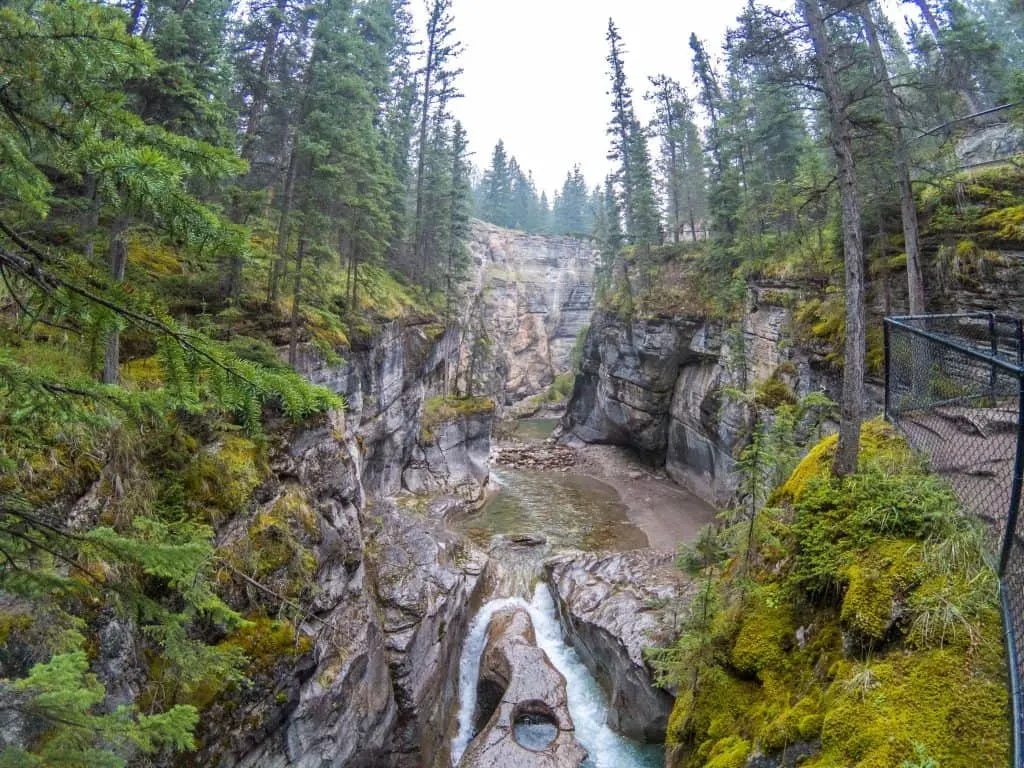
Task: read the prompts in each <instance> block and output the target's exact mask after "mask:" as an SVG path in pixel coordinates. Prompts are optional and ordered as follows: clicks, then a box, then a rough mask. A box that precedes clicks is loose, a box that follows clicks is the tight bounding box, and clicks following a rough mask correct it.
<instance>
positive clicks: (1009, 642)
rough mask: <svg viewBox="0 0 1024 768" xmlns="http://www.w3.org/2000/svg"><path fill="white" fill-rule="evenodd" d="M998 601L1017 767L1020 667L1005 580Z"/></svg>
mask: <svg viewBox="0 0 1024 768" xmlns="http://www.w3.org/2000/svg"><path fill="white" fill-rule="evenodd" d="M999 600H1000V603H1001V607H1002V610H1003V630H1004V636H1005V639H1006V660H1007V662H1008V663H1009V666H1010V716H1011V717H1012V718H1013V723H1012V732H1013V762H1012V763H1010V765H1013V766H1019V765H1020V764H1021V761H1022V760H1024V730H1021V728H1020V723H1021V700H1020V698H1021V690H1020V667H1019V666H1018V660H1017V629H1016V627H1015V626H1014V623H1013V609H1012V608H1011V607H1010V595H1009V592H1008V588H1007V585H1006V580H1005V579H1000V580H999Z"/></svg>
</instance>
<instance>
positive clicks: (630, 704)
mask: <svg viewBox="0 0 1024 768" xmlns="http://www.w3.org/2000/svg"><path fill="white" fill-rule="evenodd" d="M534 426H535V425H534ZM523 431H525V432H526V433H527V434H526V436H523V434H522V431H520V432H519V434H518V435H517V436H514V437H503V438H502V439H500V440H498V441H497V442H496V444H495V447H494V449H493V451H492V456H491V463H492V467H493V468H494V478H495V479H496V480H498V482H500V483H503V484H504V483H507V484H515V483H522V482H524V478H530V477H533V476H535V475H536V476H543V477H544V478H545V480H546V481H547V482H551V483H555V484H556V486H557V483H558V482H559V478H561V481H562V482H563V483H564V484H565V485H566V486H567V487H570V488H573V489H574V490H575V484H577V483H580V482H583V483H587V482H590V483H594V484H596V485H597V486H599V487H600V489H601V493H602V494H603V496H604V497H610V498H611V499H612V500H613V503H614V505H615V506H617V507H618V508H619V509H620V510H621V514H622V516H623V520H622V526H621V527H620V528H619V529H617V530H618V531H619V533H618V534H612V535H611V538H610V539H605V540H595V539H594V538H584V539H583V542H584V544H583V545H582V546H584V548H585V549H590V550H591V551H584V550H583V549H579V548H566V547H565V546H564V545H561V546H560V545H559V542H562V541H564V540H565V539H564V536H562V535H561V533H562V532H560V531H559V530H558V526H559V524H565V523H564V520H563V519H564V518H571V517H572V516H573V514H575V513H576V512H578V510H569V509H565V510H561V511H560V510H559V501H557V500H555V501H552V500H550V499H542V500H540V501H541V503H542V504H547V503H550V504H552V505H553V506H554V507H555V513H554V515H553V517H552V518H539V519H534V520H530V521H529V522H522V521H520V522H522V525H523V526H524V529H523V530H521V531H511V530H509V531H505V530H500V531H499V530H495V531H494V536H493V538H491V540H490V552H489V554H490V558H491V562H490V564H489V565H488V568H490V569H492V570H493V571H502V570H505V571H507V570H510V569H513V570H524V569H526V570H531V571H532V576H531V575H530V574H526V575H525V578H519V579H509V578H507V577H505V578H500V577H497V578H492V579H490V581H491V583H492V585H494V586H492V587H491V589H490V590H489V595H488V597H489V598H490V602H488V603H487V604H485V605H484V607H483V608H482V609H481V610H480V617H479V618H480V620H482V621H488V617H489V616H490V610H491V609H493V608H495V607H497V606H499V605H500V606H503V607H502V608H500V609H499V611H498V612H497V613H496V614H495V615H502V614H501V611H504V610H515V606H516V605H517V604H518V605H519V610H522V609H523V606H525V605H527V603H525V602H523V601H524V600H525V599H528V598H529V594H530V592H531V590H532V587H531V586H530V584H531V582H533V581H536V580H538V579H539V580H540V581H541V582H542V584H541V586H539V587H538V588H537V589H538V590H541V591H544V592H549V593H550V597H551V600H550V603H551V612H552V615H551V617H550V618H551V620H552V621H554V622H555V623H556V624H557V626H558V627H559V628H560V632H561V635H562V638H563V639H564V642H565V644H566V645H567V646H569V647H571V649H572V651H571V652H572V654H573V655H574V657H575V658H577V659H578V660H579V661H578V665H579V666H581V667H585V669H586V670H587V673H589V675H588V676H589V677H591V678H592V680H593V681H596V684H594V683H591V684H592V685H593V687H594V688H595V689H596V688H597V686H598V685H599V686H600V689H601V690H603V696H602V699H603V703H602V704H600V705H599V706H600V708H601V722H600V723H599V728H595V725H594V724H593V722H591V721H592V719H593V711H592V710H593V707H592V702H591V704H589V705H587V706H584V705H581V704H580V703H579V702H578V701H577V703H576V709H577V712H579V711H580V709H581V707H582V708H583V710H584V713H583V715H582V716H583V717H584V718H585V719H584V722H583V723H582V724H581V726H580V727H582V728H583V731H584V732H585V734H586V735H585V737H584V736H583V734H582V733H581V734H577V735H578V736H580V740H581V741H583V743H584V746H586V747H588V748H589V749H590V750H591V755H590V757H589V758H588V762H586V763H584V762H582V761H583V755H582V753H581V752H580V751H579V750H578V749H575V748H569V747H568V746H567V745H568V744H575V743H576V742H575V740H574V739H573V738H572V735H571V733H570V732H571V731H572V730H573V729H574V728H575V727H576V726H574V725H573V720H572V717H571V716H570V717H566V714H565V713H566V712H568V709H571V708H572V701H571V699H572V697H571V696H570V703H569V705H568V709H567V705H566V701H565V695H564V693H560V694H559V695H558V696H555V697H554V699H553V700H552V701H550V702H547V703H546V704H545V705H544V706H541V705H540V704H537V703H536V702H534V703H533V704H531V705H530V706H529V707H526V708H525V709H524V708H522V707H516V706H512V704H508V705H507V706H506V705H501V706H499V705H498V704H497V702H511V701H512V699H516V698H517V697H518V698H520V699H522V698H523V697H525V700H527V701H532V700H533V698H536V699H537V700H538V701H542V702H546V701H547V700H546V699H544V697H543V694H544V691H547V690H548V689H550V690H556V689H558V690H561V689H559V688H558V686H555V688H551V686H548V685H545V686H540V688H542V689H543V690H539V691H538V692H537V696H536V697H532V694H531V695H527V694H526V693H523V692H522V691H518V692H517V693H516V695H515V696H513V695H512V693H514V692H513V691H512V689H513V688H515V687H516V686H517V685H519V686H521V680H522V679H524V678H525V679H527V680H529V679H532V678H534V677H536V670H535V669H523V668H518V667H517V664H516V663H515V661H516V659H517V658H520V659H527V660H532V659H534V656H536V655H537V654H536V653H534V652H533V651H528V652H523V653H521V654H512V655H508V656H505V657H503V658H502V664H501V665H499V666H500V668H501V669H500V672H501V674H497V673H496V672H495V669H494V668H493V667H494V663H493V658H492V656H493V654H490V655H489V653H490V652H489V651H488V650H487V649H489V648H492V647H495V646H496V645H501V644H502V643H505V644H508V643H512V644H513V645H516V646H517V647H518V646H519V645H524V644H525V645H527V646H530V645H531V644H532V643H535V642H536V640H535V639H534V637H533V634H532V632H523V631H517V633H516V634H515V637H509V638H505V637H503V635H502V632H503V629H502V627H503V626H504V625H505V624H509V623H510V622H509V621H504V623H502V622H497V623H489V624H488V626H487V629H486V632H487V633H486V644H484V645H483V646H482V647H481V648H474V647H473V645H474V644H473V642H472V641H470V642H469V646H470V647H469V649H468V650H467V651H464V657H463V661H462V665H463V667H464V668H465V667H466V666H467V665H468V666H469V667H470V668H471V669H472V671H476V667H477V666H479V670H480V672H479V675H480V677H479V678H478V682H477V683H475V684H473V683H469V684H468V687H467V688H466V689H465V690H463V691H462V692H461V693H460V699H465V700H464V701H460V707H470V709H471V710H472V712H469V711H467V712H465V713H464V715H463V716H462V719H466V717H467V716H469V715H470V714H471V715H472V718H473V720H474V722H476V723H477V727H476V728H475V729H474V730H475V731H478V732H479V733H478V736H477V738H475V739H473V740H471V741H468V748H467V751H466V753H465V757H464V758H463V759H462V760H461V761H460V762H459V763H458V765H460V766H461V765H467V766H478V765H484V764H486V765H498V764H501V765H506V764H507V765H516V766H519V765H522V766H540V765H544V766H553V767H557V768H561V767H562V766H567V767H568V766H579V765H588V766H590V765H596V766H611V765H615V766H617V768H626V766H647V765H655V764H658V765H660V760H661V758H660V751H658V750H657V749H656V748H655V747H654V746H653V745H656V744H659V743H660V742H662V741H663V740H664V738H665V730H666V726H667V722H668V717H669V714H670V713H671V710H672V704H673V701H674V692H673V691H670V690H666V689H663V688H660V687H658V686H657V685H656V684H655V675H654V671H653V669H652V667H651V666H650V665H649V663H648V661H647V659H646V656H645V649H646V648H648V647H662V646H665V645H668V644H670V643H672V642H673V641H674V640H675V638H676V636H677V633H678V628H679V625H680V619H681V616H680V611H681V610H683V609H685V606H686V605H687V604H688V602H689V597H690V593H691V591H692V590H691V587H692V584H691V582H690V580H689V579H688V578H687V577H686V576H685V575H684V574H683V573H682V572H681V571H679V570H678V569H677V568H675V567H674V562H673V561H674V552H675V550H676V548H677V546H678V545H679V544H680V543H683V542H688V541H691V540H692V539H693V538H694V537H695V536H696V534H697V532H698V531H699V530H700V528H701V527H702V526H703V525H705V524H706V523H708V522H710V521H711V520H712V519H713V518H714V515H715V510H714V509H713V508H712V507H711V506H710V505H708V504H706V503H705V502H703V501H701V500H700V499H698V498H697V497H695V496H693V495H692V494H690V493H688V492H687V491H686V490H685V489H683V488H681V487H679V486H677V485H675V484H674V483H673V482H672V481H671V480H670V479H669V478H668V477H667V476H666V475H665V474H664V473H663V472H662V471H659V470H657V469H653V468H651V467H650V466H649V465H647V464H645V463H644V461H643V460H642V458H640V457H637V456H636V455H634V454H631V453H630V452H629V451H628V450H625V449H621V448H617V447H614V446H587V445H565V444H560V443H558V442H556V441H555V440H553V439H550V438H546V437H545V436H544V435H543V434H538V433H537V431H536V430H533V431H532V433H531V430H529V429H527V430H523ZM531 473H532V474H531ZM584 487H589V486H584ZM505 491H507V488H506V489H501V490H498V491H497V492H498V493H501V492H505ZM493 492H494V491H492V493H493ZM599 501H600V502H601V503H598V502H599ZM607 501H608V499H607V498H603V499H601V500H594V501H592V502H590V501H588V499H587V498H586V497H584V498H583V499H582V502H581V501H580V500H577V499H576V498H575V497H574V496H573V497H570V499H569V500H567V501H565V502H564V503H565V504H566V505H567V506H571V505H572V504H580V503H582V505H583V506H584V513H583V516H584V517H586V512H588V511H589V512H592V514H593V516H594V520H593V521H591V522H593V524H595V525H600V524H601V523H600V522H599V521H598V518H600V517H601V515H602V514H605V512H604V511H602V503H607ZM486 511H487V502H485V506H484V515H483V517H482V518H481V520H479V521H477V522H478V523H480V524H486V523H487V521H488V520H489V518H487V517H486ZM546 521H547V522H548V523H549V524H547V525H546ZM550 523H553V525H551V524H550ZM626 530H629V531H635V532H636V535H631V534H624V533H622V532H623V531H626ZM478 541H479V539H478ZM595 541H599V542H600V543H599V544H598V545H596V546H593V547H591V546H586V545H587V544H593V543H594V542H595ZM517 590H518V592H517ZM510 601H511V603H510ZM516 601H518V603H516ZM542 602H543V601H542ZM529 605H530V606H531V610H532V611H533V612H534V616H535V618H536V617H537V613H536V612H537V597H534V598H533V600H532V602H530V603H529ZM510 606H511V607H510ZM537 620H542V619H539V618H538V619H537ZM481 637H483V636H481ZM481 643H482V640H481ZM478 644H479V643H478ZM466 654H468V657H467V655H466ZM477 657H479V658H477ZM545 658H546V657H545ZM530 663H531V665H532V666H536V664H535V660H534V661H531V662H530ZM542 666H543V665H542ZM544 668H546V667H544ZM587 673H582V674H587ZM566 674H567V676H573V677H577V676H578V674H580V673H576V672H572V671H570V670H566ZM559 675H560V673H558V672H556V674H555V677H556V678H557V677H558V676H559ZM516 681H520V682H516ZM578 685H579V681H578V680H575V679H573V680H572V681H571V684H570V686H569V688H570V689H573V688H574V687H577V686H578ZM527 693H528V692H527ZM519 694H522V695H521V696H520V695H519ZM510 696H511V698H510ZM577 696H578V694H577ZM482 701H483V702H485V706H484V710H485V711H494V712H496V713H497V714H495V715H494V717H493V718H489V717H486V716H485V717H481V706H482V705H481V702H482ZM487 702H491V704H490V707H488V706H486V703H487ZM545 713H548V714H547V715H545ZM499 714H500V717H499ZM520 715H521V716H522V717H521V718H520ZM546 716H547V717H548V720H549V721H550V727H551V734H552V738H551V740H550V742H549V743H548V745H547V746H545V745H544V744H539V745H538V744H532V745H530V746H529V747H528V748H527V747H520V746H517V740H518V739H520V735H519V731H517V728H519V727H520V725H521V723H520V721H521V720H522V718H525V719H526V721H527V722H529V723H530V724H531V727H534V726H536V725H537V723H541V724H543V722H544V721H545V717H546ZM517 718H519V719H517ZM602 732H603V733H604V735H603V736H602V735H601V733H602ZM506 737H511V738H506ZM623 737H624V738H625V740H624V741H621V742H619V741H616V739H621V738H623ZM464 738H468V734H464ZM629 744H636V745H644V744H649V745H652V746H651V747H650V748H645V747H642V746H636V747H630V746H628V745H629ZM623 745H626V746H623ZM652 749H655V752H652V751H651V750H652ZM492 757H493V758H495V759H499V758H500V763H499V762H493V761H492V760H491V758H492ZM609 761H611V762H609Z"/></svg>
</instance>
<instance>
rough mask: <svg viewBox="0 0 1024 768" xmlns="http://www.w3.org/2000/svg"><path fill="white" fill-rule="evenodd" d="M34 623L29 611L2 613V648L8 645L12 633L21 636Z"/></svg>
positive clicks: (0, 637) (0, 631)
mask: <svg viewBox="0 0 1024 768" xmlns="http://www.w3.org/2000/svg"><path fill="white" fill-rule="evenodd" d="M34 623H35V618H34V617H33V616H32V614H31V613H29V612H28V611H27V610H24V611H0V648H2V646H4V645H6V644H7V640H8V638H10V637H11V634H12V633H13V634H15V635H17V634H20V633H22V632H24V631H26V630H28V629H29V628H31V627H32V625H33V624H34ZM0 654H2V651H0Z"/></svg>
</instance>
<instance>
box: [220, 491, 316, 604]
mask: <svg viewBox="0 0 1024 768" xmlns="http://www.w3.org/2000/svg"><path fill="white" fill-rule="evenodd" d="M320 539H321V534H320V526H319V523H318V521H317V518H316V514H315V512H314V511H313V510H312V508H311V507H310V505H309V502H308V500H307V498H306V494H305V492H304V491H303V490H302V489H301V488H299V487H298V486H288V487H286V488H285V490H284V493H282V494H281V496H279V497H278V499H277V500H276V501H275V502H274V503H273V504H272V505H270V507H269V508H267V509H264V510H263V511H261V512H259V513H258V514H257V515H256V516H255V517H254V518H253V520H252V522H251V523H250V525H249V528H248V530H247V531H246V534H245V536H244V537H242V538H241V539H239V540H237V541H235V542H233V543H232V544H230V545H228V546H226V547H225V548H224V549H223V552H222V554H223V555H224V557H225V558H226V559H227V561H228V562H229V563H230V564H231V565H232V566H233V567H234V568H235V569H236V570H240V571H242V572H243V573H245V574H247V575H249V576H252V577H254V578H256V579H259V580H261V581H263V582H265V583H269V584H270V585H272V586H273V588H274V589H275V591H277V592H278V593H279V594H280V595H281V596H282V597H285V598H287V599H291V600H298V599H301V598H304V597H307V596H308V595H309V593H310V590H311V589H312V588H313V586H314V584H315V581H316V579H315V576H316V571H317V568H319V565H320V563H319V560H318V558H317V555H316V548H315V547H316V545H317V544H318V543H319V542H320Z"/></svg>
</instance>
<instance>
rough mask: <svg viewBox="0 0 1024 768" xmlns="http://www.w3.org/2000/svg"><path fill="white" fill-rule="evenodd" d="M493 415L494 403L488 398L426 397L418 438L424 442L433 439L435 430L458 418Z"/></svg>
mask: <svg viewBox="0 0 1024 768" xmlns="http://www.w3.org/2000/svg"><path fill="white" fill-rule="evenodd" d="M489 413H494V401H493V400H491V399H490V398H489V397H444V396H442V395H436V396H434V397H428V398H427V399H426V400H425V401H424V403H423V417H422V419H421V420H420V437H421V439H422V440H423V441H424V442H429V441H431V440H433V439H434V432H435V430H436V429H437V428H438V427H440V426H441V425H442V424H450V423H451V422H453V421H455V420H456V419H459V418H464V417H467V416H477V415H481V414H489Z"/></svg>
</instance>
